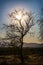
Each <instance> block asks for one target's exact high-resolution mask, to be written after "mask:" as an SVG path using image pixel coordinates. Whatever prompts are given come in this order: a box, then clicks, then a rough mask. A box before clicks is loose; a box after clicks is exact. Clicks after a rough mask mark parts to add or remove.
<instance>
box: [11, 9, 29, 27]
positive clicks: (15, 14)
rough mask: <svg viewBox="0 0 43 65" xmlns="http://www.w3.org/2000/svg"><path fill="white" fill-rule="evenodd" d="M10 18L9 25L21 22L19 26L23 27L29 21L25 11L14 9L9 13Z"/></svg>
mask: <svg viewBox="0 0 43 65" xmlns="http://www.w3.org/2000/svg"><path fill="white" fill-rule="evenodd" d="M10 18H11V19H12V20H11V22H10V23H13V24H18V26H19V22H21V24H22V25H23V26H24V25H25V22H27V20H28V19H29V17H28V14H27V11H25V10H24V9H16V10H14V11H12V12H11V13H10Z"/></svg>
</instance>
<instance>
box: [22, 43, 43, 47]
mask: <svg viewBox="0 0 43 65" xmlns="http://www.w3.org/2000/svg"><path fill="white" fill-rule="evenodd" d="M23 47H43V44H37V43H24V44H23Z"/></svg>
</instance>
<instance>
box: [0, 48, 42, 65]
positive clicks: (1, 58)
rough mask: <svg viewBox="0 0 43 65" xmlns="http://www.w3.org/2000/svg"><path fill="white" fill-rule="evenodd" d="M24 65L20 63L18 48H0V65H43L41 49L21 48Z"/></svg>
mask: <svg viewBox="0 0 43 65" xmlns="http://www.w3.org/2000/svg"><path fill="white" fill-rule="evenodd" d="M23 56H24V63H21V58H20V48H14V47H6V48H5V47H0V65H3V64H4V65H43V47H42V48H32V47H31V48H28V47H24V48H23Z"/></svg>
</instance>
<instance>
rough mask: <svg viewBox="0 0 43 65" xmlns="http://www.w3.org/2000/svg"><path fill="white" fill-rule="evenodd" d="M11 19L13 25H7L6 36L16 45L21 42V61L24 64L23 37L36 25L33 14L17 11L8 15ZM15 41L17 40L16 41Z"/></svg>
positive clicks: (21, 10) (22, 10)
mask: <svg viewBox="0 0 43 65" xmlns="http://www.w3.org/2000/svg"><path fill="white" fill-rule="evenodd" d="M8 15H9V17H10V19H11V22H10V23H11V24H9V25H6V24H4V25H5V27H6V30H7V31H6V35H7V37H8V38H11V42H13V41H14V44H16V43H18V42H20V43H21V45H20V48H21V51H20V54H21V61H22V63H23V62H24V58H23V53H22V52H23V37H24V36H25V35H26V34H27V32H28V31H29V30H30V28H31V27H32V26H33V25H34V18H33V14H32V12H29V13H28V12H27V11H25V10H24V9H18V10H17V9H16V10H14V11H12V12H11V13H9V14H8ZM15 39H17V40H16V41H15Z"/></svg>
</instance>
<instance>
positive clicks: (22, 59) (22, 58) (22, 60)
mask: <svg viewBox="0 0 43 65" xmlns="http://www.w3.org/2000/svg"><path fill="white" fill-rule="evenodd" d="M20 52H21V62H22V63H24V57H23V37H22V39H21V50H20Z"/></svg>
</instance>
